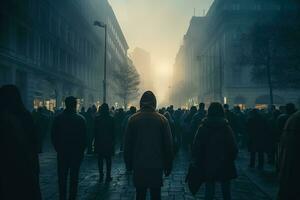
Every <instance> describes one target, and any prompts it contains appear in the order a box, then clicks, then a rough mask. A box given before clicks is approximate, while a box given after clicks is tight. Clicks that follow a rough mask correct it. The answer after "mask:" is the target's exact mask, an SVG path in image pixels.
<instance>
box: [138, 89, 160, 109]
mask: <svg viewBox="0 0 300 200" xmlns="http://www.w3.org/2000/svg"><path fill="white" fill-rule="evenodd" d="M156 106H157V101H156V97H155V95H154V94H153V92H151V91H147V92H145V93H144V94H143V96H142V98H141V101H140V107H141V110H145V109H151V110H155V109H156Z"/></svg>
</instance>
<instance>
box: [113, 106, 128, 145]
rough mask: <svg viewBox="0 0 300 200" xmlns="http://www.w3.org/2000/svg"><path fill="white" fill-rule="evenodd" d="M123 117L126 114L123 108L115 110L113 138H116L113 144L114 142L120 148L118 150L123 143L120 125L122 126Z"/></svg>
mask: <svg viewBox="0 0 300 200" xmlns="http://www.w3.org/2000/svg"><path fill="white" fill-rule="evenodd" d="M125 116H126V113H125V112H124V109H123V108H119V109H117V111H116V113H115V115H114V116H113V117H114V120H115V137H116V141H115V142H116V145H118V146H119V147H120V149H121V147H122V143H123V139H124V138H123V137H124V134H123V128H122V125H123V121H124V118H125Z"/></svg>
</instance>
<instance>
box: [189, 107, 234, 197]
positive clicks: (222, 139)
mask: <svg viewBox="0 0 300 200" xmlns="http://www.w3.org/2000/svg"><path fill="white" fill-rule="evenodd" d="M237 153H238V149H237V145H236V142H235V139H234V135H233V131H232V129H231V127H230V125H229V123H228V121H227V120H226V118H225V113H224V110H223V108H222V105H221V104H220V103H211V105H210V107H209V109H208V114H207V118H206V119H204V120H203V122H202V124H201V125H200V127H199V129H198V131H197V134H196V136H195V139H194V143H193V147H192V156H193V160H194V162H195V164H196V166H198V168H199V173H201V174H202V175H201V177H202V178H201V179H202V182H205V183H206V192H205V195H206V197H205V199H214V193H215V182H220V183H221V186H222V193H223V199H228V200H229V199H231V192H230V180H231V179H234V178H236V177H237V172H236V167H235V163H234V161H235V159H236V158H237Z"/></svg>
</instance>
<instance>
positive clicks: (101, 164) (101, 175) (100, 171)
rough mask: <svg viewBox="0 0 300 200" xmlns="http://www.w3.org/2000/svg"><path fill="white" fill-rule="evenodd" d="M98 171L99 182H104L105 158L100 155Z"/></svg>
mask: <svg viewBox="0 0 300 200" xmlns="http://www.w3.org/2000/svg"><path fill="white" fill-rule="evenodd" d="M98 169H99V181H102V180H103V177H104V173H103V156H101V155H98Z"/></svg>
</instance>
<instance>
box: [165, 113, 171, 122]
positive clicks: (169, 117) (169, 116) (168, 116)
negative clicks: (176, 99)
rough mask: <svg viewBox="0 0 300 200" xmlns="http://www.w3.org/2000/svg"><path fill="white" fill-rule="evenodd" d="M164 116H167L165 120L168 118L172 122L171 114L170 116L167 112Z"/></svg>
mask: <svg viewBox="0 0 300 200" xmlns="http://www.w3.org/2000/svg"><path fill="white" fill-rule="evenodd" d="M164 116H165V118H167V120H168V121H169V122H170V121H171V120H172V117H171V114H170V113H169V112H168V111H166V112H165V113H164Z"/></svg>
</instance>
